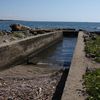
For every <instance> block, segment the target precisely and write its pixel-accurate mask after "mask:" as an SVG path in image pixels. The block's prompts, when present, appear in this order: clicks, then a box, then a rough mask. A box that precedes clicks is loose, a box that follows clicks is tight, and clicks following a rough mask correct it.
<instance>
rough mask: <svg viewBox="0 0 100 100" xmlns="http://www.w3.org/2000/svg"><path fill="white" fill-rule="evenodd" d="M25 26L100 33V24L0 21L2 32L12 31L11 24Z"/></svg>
mask: <svg viewBox="0 0 100 100" xmlns="http://www.w3.org/2000/svg"><path fill="white" fill-rule="evenodd" d="M15 23H17V24H23V25H26V26H29V27H31V28H75V29H77V30H78V29H85V30H89V31H100V23H87V22H40V21H0V30H10V28H9V25H11V24H15Z"/></svg>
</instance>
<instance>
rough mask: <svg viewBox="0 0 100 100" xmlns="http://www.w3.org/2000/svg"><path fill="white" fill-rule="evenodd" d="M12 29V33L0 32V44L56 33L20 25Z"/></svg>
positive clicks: (12, 26) (13, 26)
mask: <svg viewBox="0 0 100 100" xmlns="http://www.w3.org/2000/svg"><path fill="white" fill-rule="evenodd" d="M10 28H11V31H6V30H4V31H0V44H2V43H8V42H12V41H15V40H19V39H23V38H27V37H29V36H35V35H38V34H45V33H48V32H52V31H54V30H52V29H51V30H49V29H45V30H44V29H32V28H30V27H27V26H24V25H20V24H12V25H10Z"/></svg>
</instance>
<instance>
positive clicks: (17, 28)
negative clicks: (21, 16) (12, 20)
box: [10, 24, 31, 31]
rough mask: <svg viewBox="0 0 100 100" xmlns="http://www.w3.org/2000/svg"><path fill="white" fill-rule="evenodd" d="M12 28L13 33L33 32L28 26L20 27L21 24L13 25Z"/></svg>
mask: <svg viewBox="0 0 100 100" xmlns="http://www.w3.org/2000/svg"><path fill="white" fill-rule="evenodd" d="M10 28H11V29H12V31H24V30H31V28H29V27H27V26H23V25H20V24H12V25H10Z"/></svg>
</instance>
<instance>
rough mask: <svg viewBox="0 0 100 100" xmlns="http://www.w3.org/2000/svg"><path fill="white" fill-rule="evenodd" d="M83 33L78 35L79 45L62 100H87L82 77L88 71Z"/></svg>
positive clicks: (77, 45)
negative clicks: (82, 92)
mask: <svg viewBox="0 0 100 100" xmlns="http://www.w3.org/2000/svg"><path fill="white" fill-rule="evenodd" d="M83 34H84V33H83V32H82V31H80V32H79V34H78V39H77V44H76V48H75V51H74V55H73V59H72V63H71V66H70V70H69V74H68V78H67V81H66V84H65V88H64V92H63V95H62V100H85V97H84V96H83V95H82V94H81V93H79V92H80V91H78V90H82V76H83V74H84V73H85V71H86V65H85V60H84V59H85V52H84V42H83Z"/></svg>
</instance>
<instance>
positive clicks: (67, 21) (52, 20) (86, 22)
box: [0, 19, 100, 23]
mask: <svg viewBox="0 0 100 100" xmlns="http://www.w3.org/2000/svg"><path fill="white" fill-rule="evenodd" d="M0 21H29V22H30V21H32V22H80V23H100V21H63V20H62V21H58V20H57V21H56V20H52V21H51V20H22V19H0Z"/></svg>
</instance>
